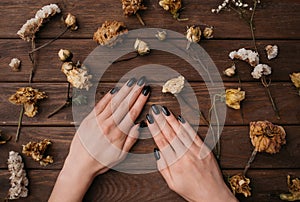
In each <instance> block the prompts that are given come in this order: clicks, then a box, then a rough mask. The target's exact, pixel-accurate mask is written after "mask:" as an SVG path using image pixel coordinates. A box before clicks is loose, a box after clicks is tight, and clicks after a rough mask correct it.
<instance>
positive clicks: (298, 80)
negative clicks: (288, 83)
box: [290, 72, 300, 88]
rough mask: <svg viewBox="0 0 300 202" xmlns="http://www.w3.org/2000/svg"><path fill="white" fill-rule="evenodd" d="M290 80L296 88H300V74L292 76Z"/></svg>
mask: <svg viewBox="0 0 300 202" xmlns="http://www.w3.org/2000/svg"><path fill="white" fill-rule="evenodd" d="M290 78H291V80H292V82H293V84H294V85H295V87H296V88H300V72H298V73H295V72H294V73H292V74H290Z"/></svg>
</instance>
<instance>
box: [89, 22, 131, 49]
mask: <svg viewBox="0 0 300 202" xmlns="http://www.w3.org/2000/svg"><path fill="white" fill-rule="evenodd" d="M127 33H128V30H127V28H126V26H125V24H124V23H123V22H118V21H105V22H104V23H103V24H102V26H101V27H99V28H98V30H97V31H96V32H95V33H94V38H93V39H94V41H96V42H97V43H98V44H100V45H101V46H108V47H112V46H114V45H115V44H116V43H117V42H120V41H121V38H120V36H121V35H123V34H127Z"/></svg>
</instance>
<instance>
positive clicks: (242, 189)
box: [228, 173, 251, 197]
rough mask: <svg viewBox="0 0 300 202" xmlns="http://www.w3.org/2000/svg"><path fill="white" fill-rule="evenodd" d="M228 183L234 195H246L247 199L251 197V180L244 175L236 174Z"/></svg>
mask: <svg viewBox="0 0 300 202" xmlns="http://www.w3.org/2000/svg"><path fill="white" fill-rule="evenodd" d="M228 181H229V183H230V187H231V190H232V192H233V194H236V193H238V194H244V196H245V197H248V196H251V192H250V190H251V188H250V186H249V184H250V179H249V178H246V177H245V176H244V175H243V174H241V173H240V174H236V175H234V176H232V177H230V178H229V180H228Z"/></svg>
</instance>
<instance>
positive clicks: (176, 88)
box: [162, 75, 185, 94]
mask: <svg viewBox="0 0 300 202" xmlns="http://www.w3.org/2000/svg"><path fill="white" fill-rule="evenodd" d="M184 80H185V79H184V77H183V76H181V75H180V76H178V77H177V78H173V79H170V80H168V81H167V82H166V83H165V84H164V85H163V88H162V92H163V93H172V94H178V93H180V92H181V90H182V89H183V87H184Z"/></svg>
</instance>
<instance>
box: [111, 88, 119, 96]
mask: <svg viewBox="0 0 300 202" xmlns="http://www.w3.org/2000/svg"><path fill="white" fill-rule="evenodd" d="M117 91H118V87H114V88H113V89H111V90H110V94H112V95H113V94H115V93H116V92H117Z"/></svg>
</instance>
